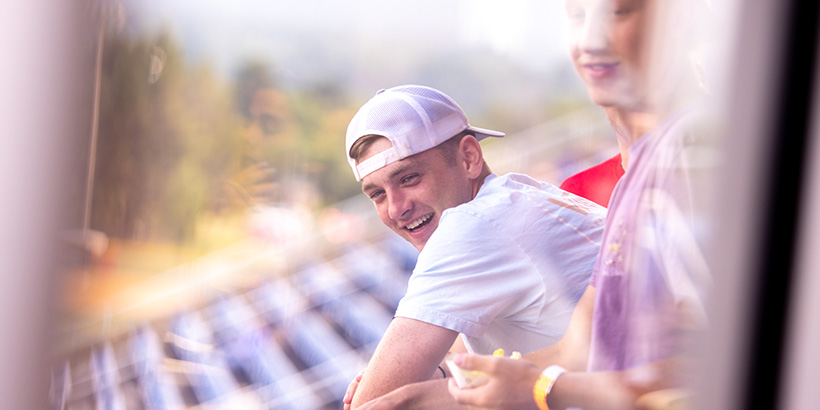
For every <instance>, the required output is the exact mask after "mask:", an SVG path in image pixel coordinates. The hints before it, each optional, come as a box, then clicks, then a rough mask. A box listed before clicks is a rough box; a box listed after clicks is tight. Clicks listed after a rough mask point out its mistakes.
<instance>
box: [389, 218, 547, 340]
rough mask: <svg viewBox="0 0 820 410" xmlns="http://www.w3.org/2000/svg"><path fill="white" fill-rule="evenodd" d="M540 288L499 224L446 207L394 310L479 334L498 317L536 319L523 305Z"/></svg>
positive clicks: (537, 295) (524, 258)
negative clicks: (494, 224) (495, 224)
mask: <svg viewBox="0 0 820 410" xmlns="http://www.w3.org/2000/svg"><path fill="white" fill-rule="evenodd" d="M543 294H544V283H543V280H542V279H541V276H540V275H539V274H538V272H536V271H535V269H534V268H533V267H532V264H531V263H530V262H529V259H528V257H527V255H526V254H525V253H524V252H523V251H522V250H521V248H520V247H519V246H518V244H516V243H515V241H514V240H513V239H512V238H511V236H510V235H508V234H507V233H505V232H504V230H503V229H502V227H498V226H493V225H492V224H490V223H489V222H487V221H486V220H483V219H482V218H481V217H480V216H477V215H474V214H470V213H467V212H462V211H454V210H453V209H450V210H448V211H446V212H445V214H444V216H443V217H442V219H441V222H440V224H439V226H438V229H437V230H436V232H435V233H434V234H433V235H432V236H431V238H430V239H429V240H428V242H427V244H426V245H425V247H424V250H422V252H421V253H420V254H419V258H418V262H417V263H416V269H415V270H414V271H413V275H412V276H411V278H410V281H409V284H408V290H407V294H406V295H405V297H404V298H403V299H402V300H401V302H400V303H399V307H398V309H397V311H396V316H401V317H409V318H413V319H417V320H422V321H425V322H428V323H432V324H435V325H438V326H442V327H445V328H448V329H451V330H454V331H457V332H461V333H464V334H466V335H469V336H473V337H481V336H482V335H483V333H484V331H485V330H486V328H487V326H488V325H489V323H490V322H492V321H493V320H495V319H496V318H499V317H506V316H508V315H511V314H513V313H515V314H516V319H517V320H521V319H525V320H526V319H527V317H526V316H527V315H528V314H531V315H533V316H532V317H530V318H529V319H531V320H535V317H536V316H537V314H538V312H536V311H535V310H533V309H528V308H527V307H528V306H530V307H531V306H533V304H534V303H533V302H537V301H538V300H539V298H543ZM530 310H532V311H531V313H527V312H528V311H530ZM522 316H523V317H522Z"/></svg>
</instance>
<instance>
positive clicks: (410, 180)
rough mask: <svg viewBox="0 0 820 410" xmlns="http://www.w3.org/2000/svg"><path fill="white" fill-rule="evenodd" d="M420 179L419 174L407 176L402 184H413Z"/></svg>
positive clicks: (403, 178)
mask: <svg viewBox="0 0 820 410" xmlns="http://www.w3.org/2000/svg"><path fill="white" fill-rule="evenodd" d="M418 177H419V176H418V174H410V175H407V176H405V177H402V179H401V183H402V184H408V183H411V182H413V181H415V180H416V179H418Z"/></svg>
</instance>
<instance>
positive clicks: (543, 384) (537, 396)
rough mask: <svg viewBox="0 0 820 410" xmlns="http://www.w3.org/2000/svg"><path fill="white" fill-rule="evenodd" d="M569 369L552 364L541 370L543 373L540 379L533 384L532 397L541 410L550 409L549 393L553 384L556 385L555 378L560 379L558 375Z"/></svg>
mask: <svg viewBox="0 0 820 410" xmlns="http://www.w3.org/2000/svg"><path fill="white" fill-rule="evenodd" d="M566 371H567V370H566V369H564V368H563V367H561V366H557V365H552V366H550V367H547V368H546V369H544V371H543V372H541V375H540V376H538V380H536V381H535V385H533V386H532V398H533V399H534V400H535V404H536V405H538V408H539V409H541V410H550V407H549V406H548V405H547V395H548V394H550V390H552V386H554V385H555V380H556V379H558V376H560V375H562V374H564V373H565V372H566Z"/></svg>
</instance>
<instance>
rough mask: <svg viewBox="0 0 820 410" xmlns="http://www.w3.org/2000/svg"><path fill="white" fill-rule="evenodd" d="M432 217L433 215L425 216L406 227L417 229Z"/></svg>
mask: <svg viewBox="0 0 820 410" xmlns="http://www.w3.org/2000/svg"><path fill="white" fill-rule="evenodd" d="M432 216H433V214H429V215H425V216H423V217H421V218H419V219H416V220H415V221H413V222H410V223H409V224H407V226H405V228H407V229H410V230H413V229H416V228H417V227H418V226H419V225H421V224H423V223H424V222H427V220H428V219H430V217H432Z"/></svg>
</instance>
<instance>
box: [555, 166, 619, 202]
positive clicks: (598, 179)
mask: <svg viewBox="0 0 820 410" xmlns="http://www.w3.org/2000/svg"><path fill="white" fill-rule="evenodd" d="M623 175H624V167H623V166H622V165H621V154H620V153H618V154H616V155H615V156H614V157H612V158H610V159H608V160H606V161H604V162H601V163H600V164H597V165H593V166H591V167H589V168H587V169H585V170H583V171H580V172H578V173H577V174H575V175H572V176H570V177H569V178H567V179H565V180H564V182H562V183H561V186H560V188H561V189H563V190H564V191H567V192H571V193H573V194H575V195H578V196H582V197H584V198H586V199H589V200H590V201H592V202H595V203H596V204H598V205H601V206H603V207H606V206H607V205H608V204H609V197H610V196H612V190H613V189H614V188H615V184H617V183H618V180H619V179H621V177H622V176H623Z"/></svg>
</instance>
